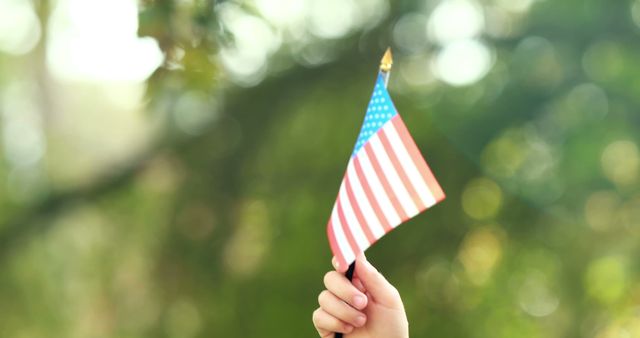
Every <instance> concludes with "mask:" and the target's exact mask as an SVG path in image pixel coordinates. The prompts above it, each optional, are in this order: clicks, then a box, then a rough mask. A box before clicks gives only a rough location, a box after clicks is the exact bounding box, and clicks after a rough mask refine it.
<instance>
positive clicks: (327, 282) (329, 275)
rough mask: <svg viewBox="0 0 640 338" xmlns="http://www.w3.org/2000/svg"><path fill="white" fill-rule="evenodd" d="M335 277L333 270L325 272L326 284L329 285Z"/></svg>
mask: <svg viewBox="0 0 640 338" xmlns="http://www.w3.org/2000/svg"><path fill="white" fill-rule="evenodd" d="M332 278H333V271H329V272H327V273H325V274H324V279H323V280H324V285H325V286H327V287H328V285H329V284H330V283H331V279H332Z"/></svg>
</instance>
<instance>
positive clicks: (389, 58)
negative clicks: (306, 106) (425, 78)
mask: <svg viewBox="0 0 640 338" xmlns="http://www.w3.org/2000/svg"><path fill="white" fill-rule="evenodd" d="M392 65H393V55H392V54H391V47H388V48H387V50H386V51H385V52H384V55H383V56H382V60H380V75H381V76H382V78H383V79H384V86H385V87H388V86H389V75H391V66H392ZM355 269H356V262H353V263H351V264H349V269H347V272H346V273H345V274H344V275H345V276H346V277H347V279H349V280H352V279H353V272H354V271H355ZM335 338H342V333H339V332H338V333H336V334H335Z"/></svg>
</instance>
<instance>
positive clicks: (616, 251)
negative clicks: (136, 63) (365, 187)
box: [0, 0, 640, 338]
mask: <svg viewBox="0 0 640 338" xmlns="http://www.w3.org/2000/svg"><path fill="white" fill-rule="evenodd" d="M124 2H126V1H123V3H124ZM8 3H9V2H7V4H8ZM15 3H16V4H17V2H15ZM29 3H30V5H29V6H30V7H29V8H31V9H32V10H33V12H34V13H36V14H37V18H38V20H39V21H38V22H39V23H38V22H36V23H38V26H37V27H39V29H41V31H38V32H41V33H38V34H39V35H38V38H37V39H36V40H34V41H36V42H34V44H33V46H32V49H30V50H29V51H24V50H22V49H20V48H18V47H16V46H19V47H20V46H26V43H27V42H28V40H24V41H27V42H24V43H23V44H22V45H20V44H17V43H13V42H12V41H13V40H10V39H9V38H7V36H12V35H8V34H7V33H6V32H7V30H8V28H6V27H9V26H2V24H0V50H2V51H3V52H0V91H1V94H2V96H1V98H0V103H1V104H2V105H1V107H0V111H1V112H2V116H1V117H2V120H0V121H2V122H1V123H2V130H1V131H0V135H1V136H2V145H3V148H2V149H1V150H0V155H2V157H3V161H2V162H0V300H1V301H0V313H2V314H3V315H2V316H0V336H1V337H301V336H308V337H313V336H314V335H315V334H316V333H315V331H314V329H313V326H312V324H311V313H312V311H313V309H314V308H315V307H317V304H316V298H317V294H318V293H319V292H320V291H321V290H322V288H323V286H322V276H323V274H324V272H325V271H327V270H328V269H330V263H329V262H330V252H329V247H328V243H327V240H326V237H325V224H326V221H327V219H328V215H329V213H330V209H331V207H332V205H333V202H334V198H335V195H336V192H337V189H338V185H339V182H340V179H341V177H342V174H343V171H344V169H345V165H346V162H347V159H348V157H349V154H350V151H351V149H352V146H353V143H354V141H355V138H356V136H357V132H358V130H359V127H360V123H361V120H362V118H363V115H364V114H363V112H364V109H365V105H366V104H367V101H368V98H369V95H370V91H371V87H372V86H373V80H374V78H375V75H376V71H377V63H378V61H379V58H380V56H381V55H382V52H383V51H384V49H385V48H386V46H388V45H390V46H392V48H393V49H394V55H395V64H394V68H393V71H392V75H391V81H390V84H389V89H390V92H391V95H392V96H393V98H394V100H395V104H396V107H397V108H398V110H399V112H400V114H401V115H402V116H403V118H404V120H405V121H406V124H407V126H408V128H409V130H410V131H411V132H412V134H413V135H414V138H415V139H416V142H417V144H418V145H419V147H420V148H421V149H422V151H423V153H424V154H425V157H426V158H427V161H428V162H429V163H430V165H431V167H432V169H433V171H434V173H435V174H436V176H437V177H438V179H439V181H440V182H441V184H442V186H443V188H444V190H445V192H446V193H447V195H448V197H447V199H446V200H445V201H444V202H443V203H441V204H440V205H438V206H436V207H434V208H433V209H432V210H428V211H427V212H425V213H423V214H421V215H419V216H418V217H416V218H414V219H412V220H411V221H409V222H407V224H405V225H403V226H401V227H399V228H398V229H397V230H395V231H393V232H392V233H391V234H389V235H388V236H387V237H385V238H384V239H382V240H381V241H380V242H379V243H378V244H376V246H375V247H373V248H372V249H370V250H369V252H368V256H369V259H370V260H371V261H372V262H374V264H375V265H377V266H378V267H379V269H380V270H381V271H382V272H383V273H384V274H385V275H386V276H387V277H388V278H389V280H390V281H391V282H392V283H393V284H395V285H396V286H397V287H398V288H399V290H400V292H401V294H402V296H403V299H404V302H405V304H406V307H407V313H408V315H409V322H410V325H411V332H412V335H413V336H414V337H465V338H467V337H478V338H480V337H492V338H501V337H504V338H511V337H531V338H536V337H541V338H542V337H545V338H552V337H594V338H614V337H640V312H639V309H640V265H639V263H638V257H640V190H639V184H640V151H639V150H638V141H639V139H638V135H640V134H639V132H640V115H639V114H638V104H639V103H640V63H638V62H637V60H638V56H639V55H640V43H638V41H639V38H640V2H639V1H636V0H626V1H604V0H580V1H578V0H557V1H551V0H546V1H543V0H540V1H535V0H483V1H475V0H443V1H438V0H425V1H390V2H387V1H385V0H377V1H364V0H349V1H347V0H344V1H341V0H334V1H328V0H327V1H321V0H313V1H312V0H309V1H295V0H292V1H288V0H278V1H275V0H274V1H269V0H255V1H249V0H247V1H240V0H239V1H231V0H229V1H222V2H217V3H216V2H214V1H204V0H201V1H199V0H192V1H170V0H165V1H160V0H157V1H153V0H148V1H141V2H140V3H139V4H138V6H139V12H138V20H137V21H138V22H139V26H138V27H137V28H138V34H139V35H140V36H142V37H151V38H153V39H155V41H157V44H158V46H159V49H160V50H161V51H162V53H163V54H162V55H163V57H164V62H163V63H162V65H161V66H160V67H159V68H157V69H156V70H155V72H154V73H153V75H152V76H151V77H150V78H148V79H142V81H131V80H118V81H113V80H108V81H107V80H99V79H98V80H96V79H95V78H93V79H90V80H86V79H85V80H82V79H80V80H78V79H71V80H70V79H69V78H66V79H65V78H64V77H62V78H61V77H60V76H56V75H55V74H57V73H56V68H55V67H57V66H56V63H55V55H53V56H52V54H51V52H50V49H51V48H52V47H51V44H53V42H51V41H53V40H52V39H53V38H55V36H56V35H55V34H58V33H56V32H57V31H55V30H54V28H55V27H57V26H56V25H55V24H49V25H48V24H47V23H48V22H50V21H51V20H53V19H52V17H53V16H55V15H56V14H55V13H58V12H61V11H63V8H67V9H70V8H71V9H73V8H81V7H82V6H79V3H78V2H75V3H74V2H73V1H70V0H65V1H62V0H59V1H45V0H40V1H33V2H29ZM65 3H66V4H67V7H64V6H63V4H65ZM114 3H116V2H114ZM127 3H129V2H127ZM130 3H134V2H132V1H131V2H130ZM16 6H18V5H16ZM13 8H18V7H13ZM87 8H89V7H87ZM87 8H85V10H87ZM56 11H57V12H56ZM16 13H18V12H16ZM21 13H22V12H21ZM83 13H84V12H82V11H78V12H77V13H75V15H76V16H77V15H80V17H82V15H83ZM87 13H88V12H87ZM116 13H120V12H117V11H116ZM94 14H95V13H94ZM120 14H122V13H120ZM120 14H118V15H120ZM57 15H59V13H58V14H57ZM105 15H106V14H105ZM122 15H123V17H124V14H122ZM76 19H77V17H76ZM123 20H124V19H123ZM132 20H133V19H132ZM53 21H55V20H53ZM134 21H135V20H134ZM63 22H64V21H63ZM123 22H125V21H123ZM117 25H118V23H117V22H114V26H113V27H110V28H109V29H110V30H111V29H112V30H114V31H115V30H117V29H116V28H117V27H118V26H117ZM63 26H64V25H63ZM52 27H53V28H52ZM2 29H4V30H5V31H2ZM107 31H108V30H107ZM25 36H27V35H25ZM25 39H26V38H25ZM96 39H97V38H96ZM7 41H9V42H7ZM16 41H18V40H16ZM18 42H20V41H18ZM98 42H100V41H98ZM11 43H13V44H11ZM2 48H4V49H2ZM72 52H75V53H79V51H72ZM122 52H123V53H127V51H126V50H123V51H122ZM78 55H80V54H78ZM125 55H128V56H133V54H132V53H130V54H125ZM51 60H54V61H51ZM107 75H108V74H107ZM125 75H126V74H125Z"/></svg>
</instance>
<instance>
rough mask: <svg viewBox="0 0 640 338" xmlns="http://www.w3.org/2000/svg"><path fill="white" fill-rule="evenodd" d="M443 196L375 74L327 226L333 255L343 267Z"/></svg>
mask: <svg viewBox="0 0 640 338" xmlns="http://www.w3.org/2000/svg"><path fill="white" fill-rule="evenodd" d="M444 197H445V195H444V192H443V191H442V188H440V185H439V184H438V182H437V181H436V179H435V177H434V176H433V173H432V172H431V170H430V169H429V166H428V165H427V163H426V162H425V160H424V158H423V157H422V155H420V151H419V150H418V147H417V146H416V144H415V142H414V141H413V138H412V137H411V135H410V134H409V131H408V130H407V128H406V126H405V124H404V122H403V121H402V118H400V115H399V114H398V112H397V111H396V109H395V107H394V105H393V102H392V101H391V97H390V96H389V92H387V89H386V86H385V84H384V78H383V76H382V74H380V75H379V76H378V79H377V81H376V86H375V88H374V90H373V95H372V97H371V100H370V101H369V106H368V108H367V113H366V115H365V119H364V123H363V125H362V129H361V130H360V135H359V136H358V141H357V142H356V146H355V148H354V149H353V154H352V155H351V158H350V159H349V164H348V165H347V171H346V173H345V175H344V178H343V179H342V184H341V185H340V190H339V192H338V197H337V198H336V202H335V204H334V206H333V211H332V212H331V218H330V219H329V224H328V225H327V235H328V236H329V243H330V245H331V251H332V252H333V255H334V256H335V257H336V259H337V260H338V263H339V264H340V265H341V266H348V265H349V264H351V263H352V262H353V261H354V260H355V257H356V255H357V254H358V253H360V252H364V251H365V250H366V249H367V248H369V247H370V246H371V245H373V243H375V242H376V241H377V240H378V239H380V238H381V237H382V236H384V235H385V234H386V233H388V232H389V231H391V230H393V229H394V228H395V227H397V226H398V225H400V224H402V223H403V222H404V221H406V220H408V219H410V218H412V217H413V216H415V215H417V214H418V213H420V212H422V211H423V210H425V209H427V208H429V207H431V206H433V205H434V204H436V203H438V202H440V201H442V200H443V199H444Z"/></svg>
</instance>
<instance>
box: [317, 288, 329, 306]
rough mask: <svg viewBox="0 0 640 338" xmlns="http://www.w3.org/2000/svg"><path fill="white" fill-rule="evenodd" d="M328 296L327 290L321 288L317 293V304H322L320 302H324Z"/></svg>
mask: <svg viewBox="0 0 640 338" xmlns="http://www.w3.org/2000/svg"><path fill="white" fill-rule="evenodd" d="M328 297H329V291H327V290H323V291H322V292H320V294H319V295H318V304H320V306H322V304H324V303H325V302H326V300H327V299H328Z"/></svg>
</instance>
